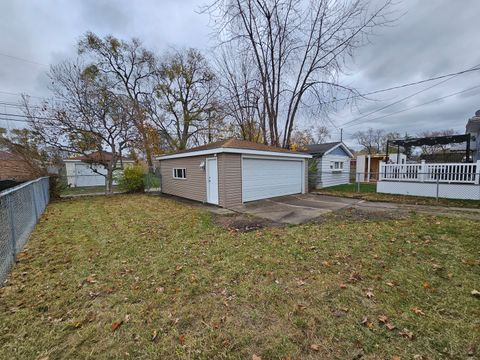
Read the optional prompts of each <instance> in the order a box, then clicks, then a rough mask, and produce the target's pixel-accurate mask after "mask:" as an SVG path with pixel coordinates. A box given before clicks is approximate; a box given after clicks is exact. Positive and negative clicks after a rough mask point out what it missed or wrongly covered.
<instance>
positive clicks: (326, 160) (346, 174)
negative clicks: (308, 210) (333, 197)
mask: <svg viewBox="0 0 480 360" xmlns="http://www.w3.org/2000/svg"><path fill="white" fill-rule="evenodd" d="M332 161H341V162H343V170H342V171H341V172H333V171H332V169H331V168H330V163H331V162H332ZM317 170H318V172H317V186H316V187H317V189H320V188H324V187H329V186H335V185H341V184H348V183H349V182H350V158H349V157H348V156H339V155H324V156H322V157H320V158H318V159H317Z"/></svg>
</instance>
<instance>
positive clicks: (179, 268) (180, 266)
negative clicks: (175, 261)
mask: <svg viewBox="0 0 480 360" xmlns="http://www.w3.org/2000/svg"><path fill="white" fill-rule="evenodd" d="M182 269H183V266H182V265H177V267H176V268H175V271H180V270H182Z"/></svg>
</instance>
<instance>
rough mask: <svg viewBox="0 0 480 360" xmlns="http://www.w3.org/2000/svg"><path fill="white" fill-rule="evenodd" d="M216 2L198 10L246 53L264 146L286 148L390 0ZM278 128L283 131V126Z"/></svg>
mask: <svg viewBox="0 0 480 360" xmlns="http://www.w3.org/2000/svg"><path fill="white" fill-rule="evenodd" d="M370 3H371V2H370V1H369V0H353V1H351V0H311V1H301V0H216V1H214V2H213V4H212V5H210V6H208V7H207V8H206V9H205V11H206V12H209V13H210V14H211V15H212V16H213V17H214V20H215V23H216V24H217V30H218V35H219V37H220V38H221V41H222V42H223V43H224V44H225V43H227V44H230V46H232V48H233V49H236V51H237V52H238V53H239V54H247V56H248V58H249V59H250V61H251V63H252V64H254V66H255V69H256V72H257V73H258V79H259V81H260V84H261V96H262V102H263V105H264V106H265V111H266V118H267V124H268V130H269V131H268V132H269V134H268V136H269V139H268V140H269V142H270V144H271V145H277V146H283V147H288V146H289V145H290V140H291V134H292V131H293V129H294V126H295V124H296V119H297V117H298V115H299V114H300V113H301V110H302V108H304V107H306V106H310V107H311V106H317V107H318V110H319V111H321V110H325V107H326V106H327V103H328V101H326V100H329V99H330V98H331V96H332V94H335V93H338V92H341V93H342V94H343V95H345V93H347V94H352V93H356V91H355V89H353V88H351V87H349V86H346V85H344V84H341V83H340V82H339V75H340V74H341V73H342V71H343V69H344V67H345V61H346V60H347V59H348V58H350V57H352V56H353V54H354V51H355V49H356V48H358V47H359V46H361V45H363V44H365V43H366V41H368V35H369V34H371V33H372V32H373V31H374V29H375V28H376V27H378V26H382V25H385V24H387V23H389V22H390V21H389V19H388V15H389V8H390V5H391V0H384V1H383V2H381V3H380V5H379V6H378V7H375V8H374V7H373V6H371V4H370ZM282 128H283V130H282Z"/></svg>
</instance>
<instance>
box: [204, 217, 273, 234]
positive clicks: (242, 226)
mask: <svg viewBox="0 0 480 360" xmlns="http://www.w3.org/2000/svg"><path fill="white" fill-rule="evenodd" d="M213 223H214V224H215V225H219V226H221V227H223V228H225V229H227V230H231V231H237V232H250V231H256V230H260V229H264V228H271V227H279V226H282V224H279V223H277V222H274V221H271V220H268V219H263V218H259V217H255V216H248V215H244V214H234V215H226V216H225V215H214V216H213Z"/></svg>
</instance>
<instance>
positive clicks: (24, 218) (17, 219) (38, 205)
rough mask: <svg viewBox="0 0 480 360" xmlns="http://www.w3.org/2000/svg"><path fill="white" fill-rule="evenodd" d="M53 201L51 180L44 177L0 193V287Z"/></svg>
mask: <svg viewBox="0 0 480 360" xmlns="http://www.w3.org/2000/svg"><path fill="white" fill-rule="evenodd" d="M49 200H50V193H49V178H48V177H43V178H39V179H37V180H33V181H29V182H26V183H24V184H22V185H19V186H16V187H13V188H10V189H8V190H5V191H2V192H0V230H1V231H0V284H3V282H4V281H5V279H6V278H7V275H8V272H9V271H10V268H11V267H12V265H13V264H14V262H15V257H16V255H17V254H18V253H19V252H20V251H21V250H22V248H23V246H24V245H25V243H26V242H27V240H28V237H29V235H30V233H31V232H32V230H33V228H34V227H35V225H36V223H37V221H38V219H39V218H40V216H41V215H42V213H43V211H44V210H45V208H46V207H47V205H48V202H49Z"/></svg>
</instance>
